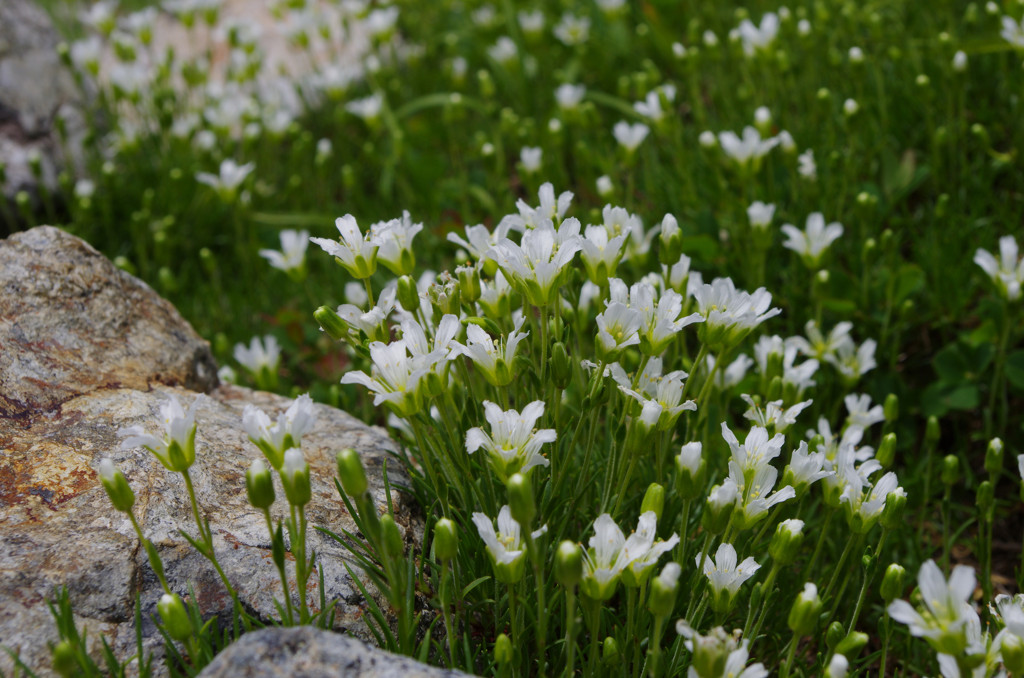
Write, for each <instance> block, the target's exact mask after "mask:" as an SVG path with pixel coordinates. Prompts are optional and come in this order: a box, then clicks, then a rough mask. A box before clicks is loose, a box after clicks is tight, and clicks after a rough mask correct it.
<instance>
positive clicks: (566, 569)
mask: <svg viewBox="0 0 1024 678" xmlns="http://www.w3.org/2000/svg"><path fill="white" fill-rule="evenodd" d="M582 578H583V551H582V549H580V546H579V544H576V543H574V542H571V541H569V540H566V541H563V542H562V543H561V544H559V545H558V550H557V551H556V552H555V581H557V582H558V583H559V584H561V585H562V586H564V587H566V588H569V587H572V586H576V584H579V583H580V579H582Z"/></svg>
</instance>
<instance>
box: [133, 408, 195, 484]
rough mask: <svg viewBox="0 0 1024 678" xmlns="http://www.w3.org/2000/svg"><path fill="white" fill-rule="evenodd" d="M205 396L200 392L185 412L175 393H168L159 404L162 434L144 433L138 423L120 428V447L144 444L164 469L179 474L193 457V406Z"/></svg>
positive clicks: (185, 469) (188, 465)
mask: <svg viewBox="0 0 1024 678" xmlns="http://www.w3.org/2000/svg"><path fill="white" fill-rule="evenodd" d="M205 397H206V396H204V395H202V394H200V395H199V396H197V397H196V398H195V400H193V401H192V404H191V405H190V406H189V408H188V411H185V410H184V409H182V407H181V403H180V402H179V401H178V398H177V397H176V396H174V395H173V394H170V395H168V397H167V400H166V401H164V404H163V405H161V406H160V418H161V419H162V420H163V423H164V432H163V435H162V436H160V437H157V436H155V435H153V434H152V433H146V430H145V429H144V428H143V427H142V426H141V425H136V426H130V427H128V428H123V429H120V430H119V431H118V432H117V435H118V436H121V437H122V438H124V440H123V441H121V449H122V450H130V449H132V448H135V447H140V446H141V447H145V448H146V449H147V450H149V451H150V452H152V453H153V454H155V455H156V458H157V459H159V460H160V463H161V464H163V465H164V468H166V469H167V470H169V471H177V472H179V473H181V472H183V471H187V470H188V468H189V467H190V466H192V464H193V462H195V459H196V444H195V441H196V409H197V408H198V407H199V405H200V403H202V401H203V399H204V398H205Z"/></svg>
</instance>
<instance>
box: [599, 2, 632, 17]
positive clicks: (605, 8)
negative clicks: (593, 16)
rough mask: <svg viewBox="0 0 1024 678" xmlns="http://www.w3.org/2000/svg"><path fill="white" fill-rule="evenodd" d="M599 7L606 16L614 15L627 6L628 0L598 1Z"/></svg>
mask: <svg viewBox="0 0 1024 678" xmlns="http://www.w3.org/2000/svg"><path fill="white" fill-rule="evenodd" d="M597 6H598V7H599V8H600V9H601V11H602V12H604V13H605V14H614V13H615V12H617V11H619V10H620V9H622V8H623V7H625V6H626V0H597Z"/></svg>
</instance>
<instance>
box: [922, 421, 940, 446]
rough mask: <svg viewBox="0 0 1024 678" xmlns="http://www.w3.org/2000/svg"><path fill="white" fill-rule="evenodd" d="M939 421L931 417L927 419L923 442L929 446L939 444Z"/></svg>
mask: <svg viewBox="0 0 1024 678" xmlns="http://www.w3.org/2000/svg"><path fill="white" fill-rule="evenodd" d="M940 435H941V433H940V431H939V420H938V419H937V418H936V417H935V415H932V416H930V417H928V423H927V424H925V427H924V441H925V442H926V443H928V444H930V445H934V444H935V443H937V442H939V436H940Z"/></svg>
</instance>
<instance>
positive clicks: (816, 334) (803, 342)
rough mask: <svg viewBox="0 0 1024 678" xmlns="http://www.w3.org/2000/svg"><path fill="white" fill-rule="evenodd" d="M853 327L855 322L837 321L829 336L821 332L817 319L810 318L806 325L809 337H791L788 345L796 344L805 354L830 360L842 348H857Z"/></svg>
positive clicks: (805, 328)
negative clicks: (851, 332) (852, 335)
mask: <svg viewBox="0 0 1024 678" xmlns="http://www.w3.org/2000/svg"><path fill="white" fill-rule="evenodd" d="M852 329H853V323H851V322H848V321H845V320H844V321H843V322H841V323H837V324H836V326H835V327H833V328H832V329H831V330H830V331H829V333H828V337H825V335H823V334H822V333H821V329H819V328H818V323H817V321H815V320H808V321H807V324H806V325H804V331H805V332H806V333H807V339H804V338H803V337H790V338H789V339H787V340H786V343H787V346H790V345H792V346H795V347H796V349H797V350H798V351H800V352H801V353H803V354H804V355H807V356H813V357H815V358H817V359H818V360H825V361H828V360H830V359H835V357H836V356H837V355H838V353H839V350H840V349H842V350H843V351H849V350H853V349H855V348H856V346H857V345H856V343H855V342H854V341H853V337H851V336H850V330H852Z"/></svg>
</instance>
